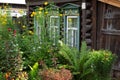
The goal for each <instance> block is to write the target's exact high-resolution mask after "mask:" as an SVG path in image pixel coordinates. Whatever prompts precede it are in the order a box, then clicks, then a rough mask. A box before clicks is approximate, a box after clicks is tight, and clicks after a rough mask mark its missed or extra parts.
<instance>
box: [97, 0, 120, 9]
mask: <svg viewBox="0 0 120 80" xmlns="http://www.w3.org/2000/svg"><path fill="white" fill-rule="evenodd" d="M98 1H100V2H104V3H106V4H110V5H113V6H116V7H119V8H120V0H98Z"/></svg>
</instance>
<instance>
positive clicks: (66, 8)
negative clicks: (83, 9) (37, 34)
mask: <svg viewBox="0 0 120 80" xmlns="http://www.w3.org/2000/svg"><path fill="white" fill-rule="evenodd" d="M62 9H63V14H64V42H65V44H67V45H68V46H70V47H75V48H77V49H78V50H79V44H80V19H79V18H80V16H79V5H76V4H71V3H67V4H65V5H63V6H62Z"/></svg>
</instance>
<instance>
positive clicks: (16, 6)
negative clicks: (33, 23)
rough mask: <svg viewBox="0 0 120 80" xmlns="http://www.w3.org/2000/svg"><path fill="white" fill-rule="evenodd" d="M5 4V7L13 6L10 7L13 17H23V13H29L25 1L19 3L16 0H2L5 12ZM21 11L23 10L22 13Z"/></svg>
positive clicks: (1, 5) (0, 3)
mask: <svg viewBox="0 0 120 80" xmlns="http://www.w3.org/2000/svg"><path fill="white" fill-rule="evenodd" d="M3 6H4V7H5V6H10V7H11V8H10V9H9V12H10V13H11V16H12V17H21V16H23V15H26V13H27V9H26V4H25V2H22V3H18V2H14V0H12V1H6V0H1V1H0V7H2V11H3V14H4V12H6V11H5V9H4V7H3ZM20 11H22V13H21V12H20Z"/></svg>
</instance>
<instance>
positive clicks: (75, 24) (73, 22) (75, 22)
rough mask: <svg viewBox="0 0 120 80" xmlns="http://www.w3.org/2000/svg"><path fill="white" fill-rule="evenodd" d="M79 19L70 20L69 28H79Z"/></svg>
mask: <svg viewBox="0 0 120 80" xmlns="http://www.w3.org/2000/svg"><path fill="white" fill-rule="evenodd" d="M77 25H78V24H77V18H68V28H71V27H77Z"/></svg>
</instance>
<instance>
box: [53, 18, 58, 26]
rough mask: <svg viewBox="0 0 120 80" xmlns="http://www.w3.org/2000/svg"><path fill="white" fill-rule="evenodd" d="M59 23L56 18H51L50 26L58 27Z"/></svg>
mask: <svg viewBox="0 0 120 80" xmlns="http://www.w3.org/2000/svg"><path fill="white" fill-rule="evenodd" d="M58 24H59V21H58V18H57V17H52V18H51V26H58Z"/></svg>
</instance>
